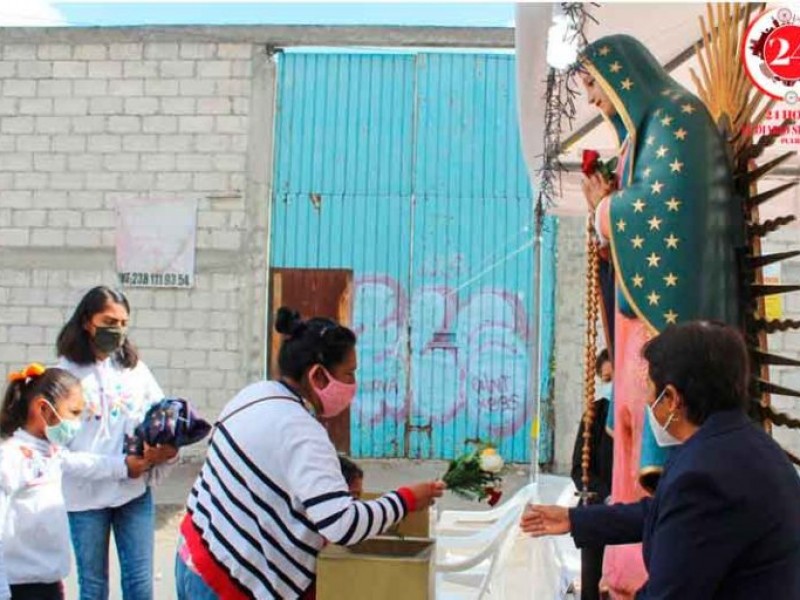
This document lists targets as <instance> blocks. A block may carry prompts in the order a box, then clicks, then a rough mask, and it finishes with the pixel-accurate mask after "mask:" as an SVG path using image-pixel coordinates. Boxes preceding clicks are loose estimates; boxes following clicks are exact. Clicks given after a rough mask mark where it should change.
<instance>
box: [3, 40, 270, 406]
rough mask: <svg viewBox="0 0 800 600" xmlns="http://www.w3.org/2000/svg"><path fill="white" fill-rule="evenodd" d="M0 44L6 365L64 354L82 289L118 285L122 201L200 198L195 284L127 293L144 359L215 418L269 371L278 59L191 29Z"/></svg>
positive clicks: (168, 386) (173, 389)
mask: <svg viewBox="0 0 800 600" xmlns="http://www.w3.org/2000/svg"><path fill="white" fill-rule="evenodd" d="M144 37H145V36H143V38H144ZM0 52H1V54H0V92H1V95H0V98H1V99H0V305H1V306H2V309H0V370H2V371H3V372H7V371H8V370H10V369H12V368H18V367H19V366H20V365H21V364H23V363H25V362H27V361H32V360H37V361H42V362H46V363H47V362H51V361H53V360H54V359H55V339H56V336H57V334H58V331H59V329H60V327H61V325H62V324H63V323H64V322H65V320H66V319H67V318H68V317H69V315H70V313H71V311H72V310H73V308H74V307H75V305H76V303H77V302H78V300H79V299H80V297H81V295H82V294H83V293H84V292H85V291H86V290H87V289H89V288H90V287H91V286H94V285H97V284H101V283H103V284H110V285H115V284H116V274H115V270H114V265H115V248H114V243H115V210H116V208H117V207H118V206H120V205H121V204H124V203H125V202H127V201H129V200H132V199H134V198H143V197H144V198H153V199H158V198H174V197H178V198H184V197H191V198H197V199H199V206H200V208H199V213H198V232H197V272H196V284H195V287H194V288H193V289H190V290H170V289H127V290H126V292H127V294H128V296H129V299H130V301H131V304H132V315H131V317H132V318H131V332H130V333H131V338H132V339H133V341H134V342H135V343H136V344H137V345H138V346H139V347H140V348H141V355H142V357H143V359H144V361H145V362H146V363H148V364H149V365H150V366H151V367H152V368H153V371H154V373H155V375H156V378H157V379H158V380H159V382H160V383H161V384H162V386H163V387H164V389H165V391H167V393H170V394H176V395H184V396H186V397H188V398H191V399H192V400H193V401H194V402H195V403H196V404H197V405H198V406H199V407H200V408H201V409H202V410H203V412H204V413H206V414H207V415H209V416H211V417H213V416H214V415H215V414H216V413H217V412H218V410H219V408H220V407H221V406H222V405H223V404H224V403H225V402H226V401H227V400H228V399H229V398H230V396H231V395H232V394H233V393H235V392H236V391H237V390H238V389H239V388H241V387H242V386H243V385H244V384H245V383H246V382H247V381H248V380H251V379H254V378H257V377H259V376H260V375H261V373H262V369H263V350H264V349H263V346H264V345H263V339H264V314H265V310H266V309H265V300H264V299H265V294H266V290H265V279H266V264H267V263H266V245H267V239H266V236H267V234H266V222H267V212H268V206H269V203H268V195H269V194H268V175H269V170H270V169H269V160H270V155H271V122H272V111H273V104H274V102H273V95H272V93H273V90H274V62H273V61H272V59H271V58H270V57H269V56H267V53H266V49H265V47H264V46H257V45H254V44H252V43H246V42H245V43H218V42H207V41H202V40H200V41H197V40H194V39H192V37H191V36H189V37H188V39H187V40H186V41H171V42H148V41H145V40H144V39H143V40H142V41H139V42H130V41H119V42H117V41H113V39H112V40H111V41H105V42H93V43H81V41H80V40H73V41H67V42H59V43H16V42H14V43H4V44H2V46H1V47H0Z"/></svg>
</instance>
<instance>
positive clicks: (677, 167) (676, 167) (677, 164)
mask: <svg viewBox="0 0 800 600" xmlns="http://www.w3.org/2000/svg"><path fill="white" fill-rule="evenodd" d="M682 168H683V163H682V162H681V161H679V160H678V159H677V158H676V159H675V160H673V161H672V162H671V163H670V164H669V169H670V171H672V172H673V173H680V172H681V169H682Z"/></svg>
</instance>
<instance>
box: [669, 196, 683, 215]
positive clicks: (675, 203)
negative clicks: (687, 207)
mask: <svg viewBox="0 0 800 600" xmlns="http://www.w3.org/2000/svg"><path fill="white" fill-rule="evenodd" d="M680 205H681V201H680V200H678V199H677V198H676V197H675V196H673V197H672V198H670V199H669V200H667V210H669V211H670V212H678V209H679V208H680Z"/></svg>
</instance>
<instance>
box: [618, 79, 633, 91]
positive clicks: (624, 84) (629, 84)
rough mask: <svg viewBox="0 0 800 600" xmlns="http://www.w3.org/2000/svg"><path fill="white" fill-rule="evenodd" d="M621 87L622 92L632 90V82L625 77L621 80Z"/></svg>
mask: <svg viewBox="0 0 800 600" xmlns="http://www.w3.org/2000/svg"><path fill="white" fill-rule="evenodd" d="M621 85H622V89H623V90H630V89H632V88H633V80H632V79H631V78H630V77H626V78H625V79H623V80H622V84H621Z"/></svg>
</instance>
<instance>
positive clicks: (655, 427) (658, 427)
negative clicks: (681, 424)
mask: <svg viewBox="0 0 800 600" xmlns="http://www.w3.org/2000/svg"><path fill="white" fill-rule="evenodd" d="M666 391H667V388H664V389H663V390H661V393H660V394H659V395H658V398H656V401H655V402H653V404H652V405H650V404H649V405H647V408H646V410H647V420H648V421H650V429H651V430H652V431H653V435H654V436H655V438H656V444H658V445H659V446H660V447H661V448H668V447H669V446H678V445H680V444H682V443H683V442H682V441H681V440H679V439H678V438H676V437H675V436H674V435H672V434H671V433H670V432H669V431H667V429H668V428H669V426H670V425H671V424H672V421H673V420H674V419H675V415H670V416H669V418H668V419H667V422H666V423H664V424H663V425H662V424H661V423H659V422H658V419H656V415H655V413H654V412H653V409H654V408H655V407H656V405H657V404H658V403H659V402H661V399H662V398H663V397H664V392H666Z"/></svg>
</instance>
